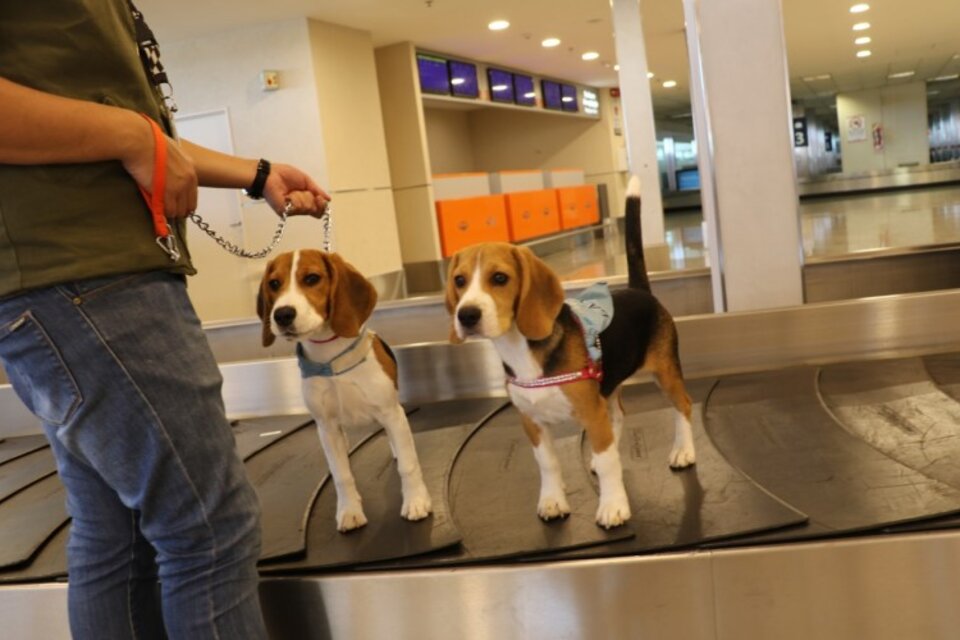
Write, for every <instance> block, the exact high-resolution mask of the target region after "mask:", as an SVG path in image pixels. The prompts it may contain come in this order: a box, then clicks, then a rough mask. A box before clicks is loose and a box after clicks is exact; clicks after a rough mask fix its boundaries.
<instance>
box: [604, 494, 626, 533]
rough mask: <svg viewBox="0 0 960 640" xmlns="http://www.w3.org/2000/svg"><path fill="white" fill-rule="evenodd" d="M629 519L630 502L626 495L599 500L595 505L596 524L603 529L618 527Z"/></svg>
mask: <svg viewBox="0 0 960 640" xmlns="http://www.w3.org/2000/svg"><path fill="white" fill-rule="evenodd" d="M629 519H630V502H629V501H628V500H627V496H625V495H624V496H617V497H616V498H607V499H605V500H604V499H601V500H600V506H599V507H597V524H598V525H600V526H601V527H603V528H604V529H612V528H614V527H619V526H620V525H622V524H623V523H625V522H626V521H627V520H629Z"/></svg>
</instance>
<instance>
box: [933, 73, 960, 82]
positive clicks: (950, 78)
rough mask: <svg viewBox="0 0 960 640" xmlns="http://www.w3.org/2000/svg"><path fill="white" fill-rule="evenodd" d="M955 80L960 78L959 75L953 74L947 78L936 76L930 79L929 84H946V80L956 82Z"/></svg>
mask: <svg viewBox="0 0 960 640" xmlns="http://www.w3.org/2000/svg"><path fill="white" fill-rule="evenodd" d="M957 78H960V74H958V73H953V74H950V75H949V76H937V77H936V78H930V82H946V81H948V80H956V79H957Z"/></svg>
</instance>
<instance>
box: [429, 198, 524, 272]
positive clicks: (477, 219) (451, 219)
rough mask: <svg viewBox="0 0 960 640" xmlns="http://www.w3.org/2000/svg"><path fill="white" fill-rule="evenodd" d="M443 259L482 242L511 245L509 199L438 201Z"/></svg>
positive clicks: (438, 222) (438, 219) (438, 220)
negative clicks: (509, 243)
mask: <svg viewBox="0 0 960 640" xmlns="http://www.w3.org/2000/svg"><path fill="white" fill-rule="evenodd" d="M437 226H438V227H439V229H440V248H441V249H442V251H443V256H444V257H445V258H449V257H450V256H452V255H453V254H454V253H456V252H457V251H459V250H460V249H463V248H464V247H466V246H469V245H471V244H477V243H478V242H509V241H510V231H509V225H508V224H507V204H506V198H504V196H503V195H502V194H501V195H494V196H479V197H476V198H459V199H457V200H437Z"/></svg>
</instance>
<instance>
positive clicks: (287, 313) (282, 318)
mask: <svg viewBox="0 0 960 640" xmlns="http://www.w3.org/2000/svg"><path fill="white" fill-rule="evenodd" d="M296 317H297V310H296V309H294V308H293V307H277V308H276V309H274V310H273V320H274V321H275V322H276V323H277V326H278V327H283V328H286V327H289V326H290V325H291V324H293V321H294V320H295V319H296Z"/></svg>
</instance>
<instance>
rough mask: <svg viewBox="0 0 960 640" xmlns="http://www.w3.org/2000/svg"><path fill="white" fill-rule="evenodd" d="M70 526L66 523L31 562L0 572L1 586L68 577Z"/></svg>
mask: <svg viewBox="0 0 960 640" xmlns="http://www.w3.org/2000/svg"><path fill="white" fill-rule="evenodd" d="M69 536H70V524H69V523H64V524H63V526H61V527H60V529H58V530H57V532H56V533H54V534H53V536H52V537H51V538H50V539H49V540H47V541H46V542H45V543H44V544H43V546H42V547H41V548H40V550H39V551H38V552H37V553H36V555H35V556H33V558H31V559H30V562H29V563H27V564H25V565H22V566H18V567H16V568H12V569H9V570H5V571H0V584H10V583H15V582H41V581H42V582H49V581H51V580H56V579H60V578H66V577H67V539H68V538H69Z"/></svg>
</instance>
